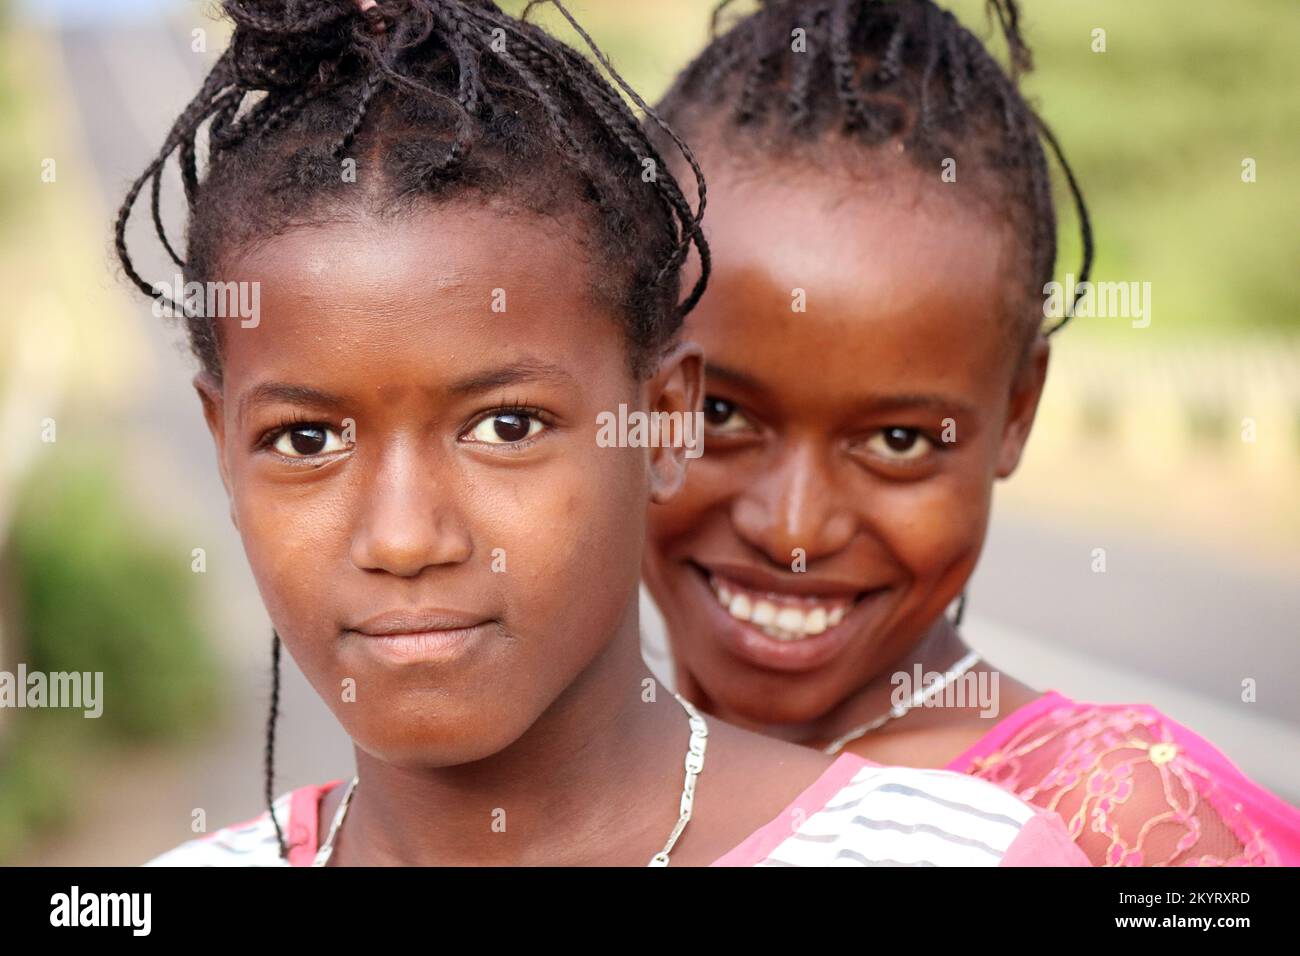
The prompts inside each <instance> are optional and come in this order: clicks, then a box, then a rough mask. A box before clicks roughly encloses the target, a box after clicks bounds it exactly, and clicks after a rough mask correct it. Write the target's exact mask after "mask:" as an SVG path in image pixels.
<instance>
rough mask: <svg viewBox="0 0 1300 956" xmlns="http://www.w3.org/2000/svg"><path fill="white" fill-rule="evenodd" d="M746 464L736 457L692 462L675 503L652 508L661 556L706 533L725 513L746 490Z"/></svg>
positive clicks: (653, 540) (651, 532) (654, 541)
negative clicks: (711, 521)
mask: <svg viewBox="0 0 1300 956" xmlns="http://www.w3.org/2000/svg"><path fill="white" fill-rule="evenodd" d="M744 481H745V479H744V473H743V466H742V463H741V462H739V461H738V460H737V459H736V458H734V457H733V456H717V457H714V458H712V459H711V458H709V453H708V450H707V448H706V450H705V452H704V456H703V457H701V458H698V459H696V460H694V461H692V462H690V464H689V466H688V467H687V469H686V483H685V485H684V486H683V487H682V490H681V491H680V492H679V493H678V494H677V495H676V497H674V498H673V499H672V500H670V501H667V502H664V503H663V504H657V505H652V506H651V507H650V510H649V521H648V536H649V541H650V546H651V547H652V548H653V549H655V550H656V551H657V552H664V551H667V550H668V549H670V548H671V547H672V545H673V544H674V542H678V541H682V540H689V539H690V538H692V537H693V536H694V535H695V534H697V533H703V532H704V531H705V528H706V523H707V518H708V517H710V516H711V515H712V514H714V513H721V511H722V510H723V509H725V507H726V505H727V503H728V502H729V501H731V500H732V498H733V497H734V496H735V494H736V493H737V491H738V490H739V489H740V488H742V487H744Z"/></svg>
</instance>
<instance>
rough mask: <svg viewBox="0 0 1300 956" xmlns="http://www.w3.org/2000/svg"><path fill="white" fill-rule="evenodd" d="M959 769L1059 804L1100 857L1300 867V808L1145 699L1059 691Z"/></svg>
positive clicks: (1125, 861) (1004, 724) (1006, 723)
mask: <svg viewBox="0 0 1300 956" xmlns="http://www.w3.org/2000/svg"><path fill="white" fill-rule="evenodd" d="M948 769H950V770H958V771H961V772H964V773H968V774H971V775H973V776H976V777H981V778H983V779H985V780H989V781H991V782H993V783H996V784H998V785H999V786H1001V787H1002V788H1004V789H1006V790H1009V791H1010V792H1011V793H1014V794H1015V795H1016V796H1018V797H1020V798H1021V799H1022V800H1024V801H1026V802H1027V803H1031V804H1034V805H1035V806H1039V807H1043V808H1045V809H1049V810H1052V811H1054V812H1056V813H1057V814H1058V815H1059V816H1060V817H1061V818H1062V819H1063V820H1064V821H1065V824H1066V827H1067V829H1068V830H1069V833H1070V835H1071V837H1072V838H1073V839H1074V840H1075V842H1076V843H1077V844H1078V845H1079V847H1080V849H1082V850H1083V851H1084V853H1086V854H1087V856H1088V857H1089V859H1091V860H1092V861H1093V863H1095V864H1097V865H1101V866H1296V865H1300V810H1297V809H1296V808H1295V807H1293V806H1291V805H1290V804H1287V803H1286V802H1284V801H1283V800H1281V799H1279V798H1278V797H1276V796H1275V795H1273V794H1272V793H1270V792H1269V791H1267V790H1265V789H1264V788H1263V787H1261V786H1259V785H1258V784H1256V783H1254V782H1252V781H1251V780H1250V779H1248V778H1247V777H1246V776H1245V775H1244V774H1243V773H1242V772H1241V771H1240V770H1239V769H1238V768H1237V767H1236V766H1235V765H1233V764H1232V763H1231V762H1230V761H1229V760H1228V759H1227V758H1226V757H1225V756H1224V755H1223V754H1222V753H1220V752H1219V751H1218V750H1217V749H1215V748H1214V747H1213V746H1212V745H1211V744H1210V743H1208V742H1207V741H1206V740H1204V739H1203V738H1201V737H1199V736H1197V735H1196V734H1195V733H1193V732H1192V731H1190V730H1188V729H1187V728H1186V727H1183V726H1182V725H1181V724H1178V723H1176V722H1175V721H1173V720H1171V719H1170V718H1168V717H1166V716H1165V715H1163V714H1162V713H1160V712H1159V711H1157V710H1156V709H1155V708H1153V707H1149V706H1146V705H1140V704H1090V703H1083V702H1079V701H1074V700H1070V699H1069V698H1067V697H1065V696H1063V695H1061V694H1058V693H1056V692H1055V691H1051V692H1049V693H1047V694H1045V695H1044V696H1043V697H1041V698H1039V699H1038V700H1036V701H1034V702H1033V703H1031V704H1029V705H1027V706H1025V707H1023V708H1021V709H1020V710H1018V711H1016V712H1015V713H1013V714H1011V715H1010V716H1008V717H1006V718H1005V719H1003V720H1002V721H1001V722H1000V723H999V724H998V725H997V727H995V728H994V729H993V730H992V731H991V732H990V733H989V734H987V735H986V736H985V737H984V738H982V739H981V740H980V741H979V743H977V744H976V745H975V746H974V747H972V748H971V749H970V750H968V751H967V752H966V753H964V754H963V755H962V756H961V757H959V758H957V760H955V761H953V762H952V763H950V764H949V765H948Z"/></svg>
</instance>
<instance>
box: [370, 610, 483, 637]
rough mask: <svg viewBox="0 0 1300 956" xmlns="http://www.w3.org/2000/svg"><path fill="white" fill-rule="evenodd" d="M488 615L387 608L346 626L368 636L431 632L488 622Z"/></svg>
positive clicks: (467, 627) (458, 628) (464, 627)
mask: <svg viewBox="0 0 1300 956" xmlns="http://www.w3.org/2000/svg"><path fill="white" fill-rule="evenodd" d="M488 620H489V618H488V617H486V616H484V615H482V614H473V613H469V612H466V611H449V610H443V609H442V608H422V609H418V610H397V611H386V612H384V613H383V614H376V615H375V616H374V617H370V618H367V619H366V620H364V621H362V622H361V623H359V624H355V625H353V626H352V627H349V628H347V630H349V631H355V632H356V633H358V634H364V635H366V636H367V637H397V636H400V635H404V634H428V633H430V632H433V631H461V630H467V629H469V628H473V627H478V626H479V625H480V624H486V623H487V622H488Z"/></svg>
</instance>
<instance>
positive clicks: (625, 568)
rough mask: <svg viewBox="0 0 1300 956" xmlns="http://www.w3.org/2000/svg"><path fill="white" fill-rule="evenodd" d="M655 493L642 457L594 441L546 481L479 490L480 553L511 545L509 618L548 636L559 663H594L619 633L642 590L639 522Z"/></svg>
mask: <svg viewBox="0 0 1300 956" xmlns="http://www.w3.org/2000/svg"><path fill="white" fill-rule="evenodd" d="M480 481H482V480H481V479H480ZM647 493H648V490H647V485H646V478H645V467H644V463H643V458H642V453H641V452H640V451H639V450H637V449H605V448H597V447H596V446H595V442H594V439H593V441H592V443H591V449H590V450H589V451H587V452H585V453H583V454H568V455H566V456H565V458H564V459H563V463H562V464H561V465H558V466H557V467H555V468H553V469H550V470H549V471H548V472H547V474H546V475H545V476H544V477H540V476H528V477H524V476H522V475H519V476H513V475H512V476H508V477H507V476H503V477H502V479H501V480H500V481H497V482H490V483H488V482H483V483H481V484H480V485H479V490H478V492H477V494H478V495H479V500H478V503H477V508H476V510H477V516H476V519H475V525H476V529H477V530H476V531H475V534H474V537H475V547H476V550H477V551H480V552H481V553H482V554H483V560H485V561H487V560H490V557H491V554H492V551H493V549H495V548H500V549H501V552H502V553H501V555H500V556H501V557H502V559H503V560H504V562H505V567H506V571H505V573H504V574H503V575H502V576H501V577H502V582H501V583H502V584H503V586H504V588H503V595H504V601H505V603H506V606H507V609H508V613H509V614H510V615H511V617H513V619H514V624H515V625H516V626H518V627H519V628H521V629H525V630H527V629H532V630H534V631H536V632H538V633H539V636H541V637H545V638H547V641H544V642H542V643H541V644H534V646H544V647H545V653H546V654H547V655H548V658H549V659H550V660H552V661H554V660H557V659H561V658H571V659H577V658H581V657H583V656H587V657H589V656H590V652H591V651H592V650H593V649H595V648H596V645H597V644H598V643H599V642H602V641H605V640H607V639H608V638H609V637H610V635H611V634H612V633H613V630H614V628H615V627H616V625H617V623H618V621H619V618H620V616H621V615H622V613H623V611H624V610H625V605H626V603H627V602H626V599H627V595H628V594H629V593H632V594H634V593H635V590H636V586H635V585H636V578H637V570H638V564H639V558H640V553H641V548H642V546H643V537H642V535H641V534H640V533H639V532H640V528H639V523H638V522H636V521H632V520H629V517H630V516H632V517H635V516H637V515H640V514H641V513H642V512H643V511H644V509H645V502H646V496H647ZM614 574H617V575H618V579H617V580H614V579H612V578H611V575H614ZM575 598H576V600H575ZM569 652H573V653H572V654H570V653H569Z"/></svg>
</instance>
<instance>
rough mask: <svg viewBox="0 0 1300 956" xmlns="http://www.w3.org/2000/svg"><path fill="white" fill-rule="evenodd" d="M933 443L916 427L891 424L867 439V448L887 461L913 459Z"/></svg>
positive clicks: (926, 451)
mask: <svg viewBox="0 0 1300 956" xmlns="http://www.w3.org/2000/svg"><path fill="white" fill-rule="evenodd" d="M933 447H934V443H933V442H931V441H930V439H928V438H926V437H925V435H923V434H922V433H921V432H920V431H919V430H918V429H915V428H904V427H902V426H899V425H891V426H890V427H888V428H882V429H880V431H878V432H876V433H875V434H874V435H872V436H871V437H870V438H869V439H867V450H868V451H870V452H871V453H872V454H873V455H878V456H879V457H881V458H884V459H886V460H888V461H913V460H915V459H917V458H921V457H923V456H924V455H926V454H928V453H929V452H930V450H931V449H932V448H933Z"/></svg>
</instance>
